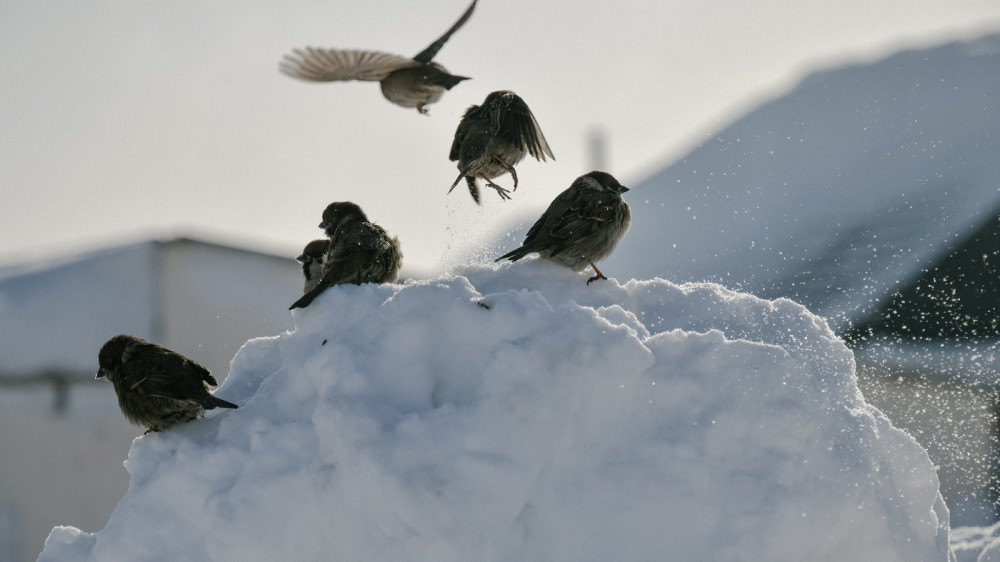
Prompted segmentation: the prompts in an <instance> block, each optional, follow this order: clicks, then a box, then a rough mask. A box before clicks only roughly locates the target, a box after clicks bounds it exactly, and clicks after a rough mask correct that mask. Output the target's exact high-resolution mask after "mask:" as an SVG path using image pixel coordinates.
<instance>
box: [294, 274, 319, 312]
mask: <svg viewBox="0 0 1000 562" xmlns="http://www.w3.org/2000/svg"><path fill="white" fill-rule="evenodd" d="M324 289H326V286H325V285H323V283H322V281H321V282H320V284H319V285H317V286H316V287H314V288H313V290H311V291H309V292H308V293H306V294H304V295H302V296H301V297H299V300H297V301H295V302H293V303H292V306H290V307H288V310H294V309H296V308H305V307H307V306H309V303H311V302H312V301H314V300H316V297H318V296H319V294H320V293H322V292H323V290H324Z"/></svg>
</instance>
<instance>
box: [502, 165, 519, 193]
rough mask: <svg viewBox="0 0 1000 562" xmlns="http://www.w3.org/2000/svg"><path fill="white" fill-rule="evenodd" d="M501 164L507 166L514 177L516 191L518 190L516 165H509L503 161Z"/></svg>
mask: <svg viewBox="0 0 1000 562" xmlns="http://www.w3.org/2000/svg"><path fill="white" fill-rule="evenodd" d="M500 165H501V166H503V167H504V168H507V171H508V172H510V177H512V178H514V191H517V170H515V169H514V166H508V165H507V164H504V163H503V162H501V163H500Z"/></svg>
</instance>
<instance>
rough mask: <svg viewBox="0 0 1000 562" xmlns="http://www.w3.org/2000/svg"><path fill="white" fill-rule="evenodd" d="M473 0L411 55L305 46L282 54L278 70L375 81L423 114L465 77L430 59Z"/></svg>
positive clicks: (304, 76)
mask: <svg viewBox="0 0 1000 562" xmlns="http://www.w3.org/2000/svg"><path fill="white" fill-rule="evenodd" d="M477 1H478V0H473V2H472V4H471V5H470V6H469V8H468V9H467V10H465V13H464V14H462V17H461V18H459V19H458V21H457V22H455V25H453V26H451V29H449V30H448V31H446V32H445V34H444V35H442V36H441V37H439V38H438V39H437V40H436V41H434V42H433V43H431V44H430V45H429V46H428V47H427V48H426V49H424V50H423V51H420V52H419V53H417V56H415V57H413V58H409V57H404V56H401V55H394V54H390V53H383V52H379V51H365V50H356V49H320V48H316V47H306V48H304V49H294V50H293V51H292V52H291V53H290V54H287V55H285V56H284V58H283V59H282V60H281V62H280V63H279V64H278V70H280V71H281V72H283V73H284V74H287V75H288V76H291V77H293V78H298V79H300V80H306V81H309V82H337V81H344V80H364V81H371V82H379V83H380V85H381V86H382V95H384V96H385V97H386V99H388V100H389V101H391V102H392V103H394V104H396V105H401V106H403V107H407V108H409V107H415V108H417V111H419V112H420V113H422V114H424V115H427V107H426V106H428V105H430V104H432V103H436V102H437V101H438V100H440V99H441V96H442V95H444V92H445V90H450V89H452V87H454V86H455V85H456V84H458V83H459V82H461V81H462V80H468V77H465V76H455V75H453V74H449V73H448V71H447V70H445V68H444V67H443V66H441V65H440V64H438V63H436V62H434V61H433V60H432V59H433V58H434V56H435V55H437V52H438V51H440V50H441V47H444V44H445V43H446V42H447V41H448V39H450V38H451V36H452V34H454V33H455V32H456V31H458V30H459V29H460V28H461V27H462V26H463V25H465V22H467V21H469V18H470V17H471V16H472V11H473V10H474V9H475V8H476V2H477Z"/></svg>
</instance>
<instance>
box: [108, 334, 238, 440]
mask: <svg viewBox="0 0 1000 562" xmlns="http://www.w3.org/2000/svg"><path fill="white" fill-rule="evenodd" d="M98 364H99V365H100V367H101V369H100V370H99V371H98V372H97V378H101V377H107V378H108V380H110V381H111V383H112V384H113V385H114V386H115V394H117V395H118V406H119V407H120V408H121V410H122V413H123V414H125V417H126V418H128V421H130V422H132V423H134V424H136V425H139V426H145V427H147V428H148V429H147V430H146V433H149V432H150V431H160V430H163V429H167V428H168V427H171V426H174V425H177V424H179V423H184V422H189V421H191V420H193V419H195V418H197V417H199V416H200V415H201V414H202V413H203V412H204V410H212V409H214V408H237V407H238V406H236V404H233V403H231V402H226V401H225V400H223V399H221V398H216V397H215V396H212V395H211V394H209V392H208V386H209V385H211V386H215V385H217V384H218V383H217V382H216V381H215V378H214V377H213V376H212V375H211V374H210V373H209V372H208V369H206V368H205V367H202V366H201V365H199V364H197V363H195V362H194V361H192V360H190V359H188V358H187V357H184V356H183V355H181V354H179V353H174V352H173V351H170V350H169V349H166V348H164V347H160V346H158V345H156V344H155V343H149V342H147V341H145V340H141V339H139V338H137V337H134V336H129V335H125V334H122V335H119V336H115V337H113V338H111V339H110V340H108V341H107V342H106V343H105V344H104V346H102V347H101V352H100V354H98Z"/></svg>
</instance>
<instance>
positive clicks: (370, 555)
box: [39, 260, 950, 562]
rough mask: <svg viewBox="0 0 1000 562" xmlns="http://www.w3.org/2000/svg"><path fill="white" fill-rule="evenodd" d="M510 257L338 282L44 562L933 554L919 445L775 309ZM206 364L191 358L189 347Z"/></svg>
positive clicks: (941, 515)
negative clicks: (234, 406)
mask: <svg viewBox="0 0 1000 562" xmlns="http://www.w3.org/2000/svg"><path fill="white" fill-rule="evenodd" d="M584 280H585V276H584V275H582V274H576V273H572V272H569V271H566V270H564V269H561V268H559V267H557V266H553V265H551V264H547V263H543V262H539V261H533V260H529V261H526V262H521V263H517V264H512V265H505V266H503V267H500V268H499V269H494V268H469V269H465V270H461V271H459V272H457V274H455V275H452V276H445V277H441V278H437V279H433V280H428V281H421V282H410V283H407V284H405V285H386V286H372V285H366V286H341V287H336V288H334V289H331V290H329V291H327V293H326V294H324V295H323V296H322V297H321V298H320V299H318V300H317V301H316V302H315V303H314V304H313V305H312V306H310V307H309V308H307V309H304V310H300V311H296V312H294V313H293V318H294V321H295V329H294V330H293V331H290V332H287V333H284V334H282V335H280V336H277V337H273V338H260V339H255V340H251V341H249V342H247V343H246V345H245V346H244V347H243V348H242V349H241V350H240V351H239V352H238V353H237V355H236V357H235V358H234V359H233V363H232V366H231V371H230V375H229V377H228V379H227V380H226V381H225V383H224V384H223V385H222V387H221V388H219V390H218V391H217V393H218V394H219V395H220V396H222V397H224V398H226V399H227V400H232V401H235V402H237V403H239V405H240V409H239V410H234V411H227V412H222V413H215V412H212V413H210V414H209V416H208V418H207V419H204V420H200V421H197V422H193V423H191V424H188V425H186V426H182V427H179V428H176V429H174V430H170V431H167V432H164V433H159V434H152V435H148V436H144V437H140V438H137V439H136V440H135V441H134V442H133V445H132V449H131V451H130V453H129V458H128V461H127V467H128V470H129V473H130V475H131V483H130V488H129V491H128V494H127V495H126V496H125V498H124V499H123V500H122V501H121V503H120V504H119V505H118V507H117V509H116V510H115V512H114V514H113V515H112V517H111V519H110V521H109V522H108V524H107V526H106V527H105V528H104V529H103V530H101V531H99V532H97V533H93V534H90V533H84V532H82V531H79V530H77V529H74V528H71V527H57V528H56V529H54V530H53V531H52V533H51V535H50V536H49V538H48V540H47V541H46V545H45V550H44V551H43V552H42V554H41V556H40V558H39V560H40V561H41V562H50V561H59V562H67V561H82V560H101V561H116V560H122V561H134V560H171V561H177V560H199V561H201V560H213V561H222V562H225V561H240V562H245V561H248V560H267V561H273V560H299V561H309V560H316V561H320V560H323V561H325V560H386V561H393V562H396V561H399V560H428V561H431V560H433V561H435V562H441V561H449V560H455V561H459V560H460V561H468V560H518V561H531V560H545V561H549V562H552V561H559V560H567V561H570V560H572V561H580V560H654V559H671V560H803V559H818V560H822V559H836V560H854V561H858V560H878V561H891V560H900V561H902V560H907V561H912V560H942V561H943V560H948V559H949V556H950V553H949V550H948V536H949V527H948V512H947V508H946V507H945V506H944V503H943V501H942V500H941V496H940V494H939V493H938V487H937V478H936V476H935V473H934V468H933V467H932V466H931V463H930V461H929V459H928V457H927V455H926V453H925V452H924V451H923V449H921V448H920V446H919V445H917V443H916V442H915V441H914V440H913V439H912V438H910V437H909V436H908V435H906V434H905V433H904V432H902V431H900V430H897V429H895V428H894V427H892V426H891V424H890V423H889V421H888V420H887V419H886V418H885V417H884V416H883V415H882V414H881V413H880V412H879V411H877V410H876V409H874V408H873V407H871V406H869V405H868V404H866V402H865V401H864V399H863V398H862V396H861V394H860V393H859V392H858V388H857V386H856V383H855V376H854V370H853V369H854V363H853V357H852V355H851V352H850V351H849V350H848V349H847V348H846V347H845V346H844V345H843V344H842V343H841V342H840V341H839V340H838V339H837V338H836V337H835V336H834V334H833V332H832V331H831V330H830V328H829V327H828V326H827V324H826V323H825V322H824V321H823V320H821V319H819V318H818V317H816V316H814V315H813V314H811V313H809V312H808V311H807V310H806V309H805V308H803V307H802V306H800V305H798V304H795V303H793V302H791V301H788V300H774V301H767V300H761V299H759V298H756V297H753V296H749V295H746V294H739V293H734V292H731V291H729V290H726V289H724V288H722V287H720V286H718V285H712V284H688V285H674V284H672V283H670V282H667V281H664V280H659V279H655V280H651V281H630V282H628V283H626V284H624V285H620V284H619V283H618V282H617V281H615V280H611V281H606V282H601V283H596V284H592V285H590V286H587V285H585V282H584ZM205 343H206V345H210V342H205Z"/></svg>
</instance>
